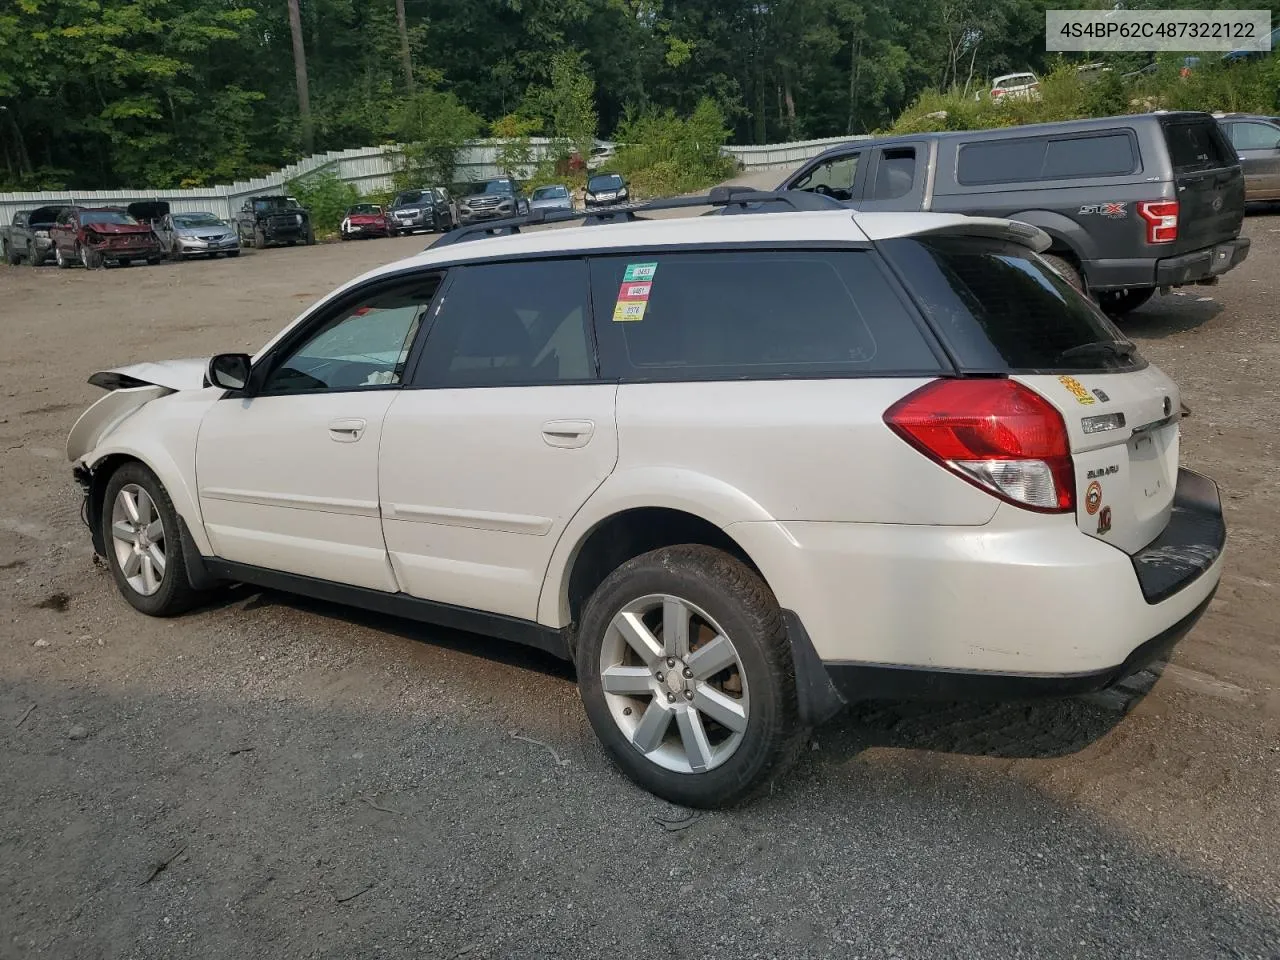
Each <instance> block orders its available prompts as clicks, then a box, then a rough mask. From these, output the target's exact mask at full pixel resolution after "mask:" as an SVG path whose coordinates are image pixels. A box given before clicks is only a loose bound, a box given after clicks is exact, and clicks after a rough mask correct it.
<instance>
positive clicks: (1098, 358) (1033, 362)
mask: <svg viewBox="0 0 1280 960" xmlns="http://www.w3.org/2000/svg"><path fill="white" fill-rule="evenodd" d="M879 246H880V249H881V250H882V251H883V252H884V254H885V256H886V257H887V258H888V259H889V261H890V262H891V263H892V264H893V265H894V266H895V267H896V268H897V270H898V271H899V273H900V274H901V276H902V278H903V281H904V283H905V284H906V286H907V288H908V289H909V290H910V291H911V294H912V296H913V297H914V298H915V299H916V302H917V303H918V304H919V305H920V308H921V310H922V311H923V312H924V314H925V316H926V317H927V318H928V319H929V321H930V322H931V324H932V325H933V328H934V329H935V330H936V331H937V332H938V334H939V336H940V337H941V338H942V339H943V341H944V342H946V343H947V345H948V346H949V347H950V348H951V349H952V350H953V351H954V353H955V355H956V358H957V360H958V361H959V363H960V366H961V368H962V369H963V370H966V371H969V372H986V373H1039V372H1059V371H1061V372H1068V371H1070V372H1079V371H1084V372H1089V371H1106V370H1133V369H1137V368H1139V367H1142V366H1145V361H1143V360H1142V358H1141V357H1139V356H1138V354H1137V353H1136V351H1135V352H1133V353H1132V354H1131V355H1129V356H1127V357H1125V356H1121V355H1120V354H1119V353H1117V352H1112V351H1110V350H1108V349H1107V348H1106V347H1098V346H1097V345H1098V344H1100V343H1103V344H1116V343H1121V344H1124V345H1125V348H1126V349H1127V348H1129V347H1132V344H1130V343H1129V342H1128V341H1127V340H1126V339H1125V337H1124V336H1123V335H1122V334H1121V333H1120V331H1119V330H1117V329H1116V327H1115V326H1114V324H1112V323H1111V321H1110V320H1108V319H1107V318H1106V316H1105V315H1104V314H1103V313H1102V312H1101V311H1100V310H1099V309H1098V308H1097V307H1095V306H1094V305H1093V304H1092V303H1091V302H1090V301H1089V300H1088V299H1086V298H1085V297H1084V296H1083V295H1082V294H1081V293H1080V292H1079V291H1077V290H1076V289H1075V288H1074V287H1072V286H1071V285H1070V284H1068V283H1067V282H1066V281H1065V280H1063V279H1062V278H1061V277H1060V276H1058V274H1057V273H1056V272H1055V271H1054V270H1053V269H1052V268H1051V267H1050V266H1049V265H1048V264H1047V263H1045V262H1044V261H1043V260H1041V259H1040V258H1039V257H1038V256H1036V255H1035V254H1034V253H1032V252H1031V251H1030V250H1028V249H1027V248H1026V247H1023V246H1020V245H1018V244H1015V243H1009V242H1005V241H1000V240H990V239H984V238H978V237H937V238H927V239H922V238H902V239H897V240H888V241H884V242H882V243H881V244H880V245H879Z"/></svg>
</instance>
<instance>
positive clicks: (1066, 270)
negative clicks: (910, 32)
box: [780, 113, 1249, 315]
mask: <svg viewBox="0 0 1280 960" xmlns="http://www.w3.org/2000/svg"><path fill="white" fill-rule="evenodd" d="M780 189H788V190H808V191H812V192H814V193H821V194H825V195H827V196H830V197H834V198H835V199H837V200H840V201H842V202H846V203H849V204H850V205H852V206H854V207H856V208H857V209H858V210H859V211H864V212H871V211H876V210H930V211H934V212H937V213H963V214H969V215H972V216H992V217H1007V218H1010V219H1014V220H1022V221H1024V222H1026V223H1031V224H1034V225H1035V226H1037V227H1040V228H1041V229H1042V230H1044V231H1045V233H1047V234H1048V235H1049V236H1050V237H1051V238H1052V240H1053V245H1052V247H1051V248H1050V250H1049V251H1048V253H1047V254H1046V255H1045V256H1046V259H1048V260H1049V261H1050V262H1051V263H1053V265H1054V266H1055V267H1056V268H1057V269H1058V271H1059V272H1060V273H1061V274H1063V276H1065V277H1066V278H1067V279H1068V280H1070V281H1071V282H1072V283H1074V284H1075V285H1076V286H1078V287H1080V288H1081V289H1085V290H1088V291H1089V293H1091V294H1092V295H1093V296H1094V297H1095V298H1096V299H1097V300H1098V302H1099V303H1100V304H1101V306H1102V307H1103V308H1104V309H1105V310H1107V311H1108V312H1109V313H1112V314H1115V315H1119V314H1122V313H1126V312H1128V311H1129V310H1132V309H1134V308H1135V307H1138V306H1141V305H1142V304H1143V303H1145V302H1146V301H1147V299H1148V298H1150V296H1151V294H1152V293H1153V292H1154V291H1155V290H1156V289H1159V288H1164V287H1176V286H1182V285H1184V284H1189V283H1214V282H1216V280H1217V277H1218V276H1219V275H1220V274H1222V273H1225V272H1226V271H1228V270H1230V269H1231V268H1232V267H1234V266H1236V265H1237V264H1239V263H1240V262H1241V261H1243V260H1244V259H1245V257H1246V256H1248V253H1249V241H1248V239H1246V238H1244V237H1241V236H1240V226H1241V223H1242V222H1243V220H1244V199H1245V193H1244V175H1243V174H1242V172H1241V169H1240V162H1239V160H1238V159H1237V157H1236V153H1235V151H1234V150H1232V148H1231V145H1230V144H1229V143H1228V142H1227V140H1226V138H1225V137H1224V136H1223V134H1222V131H1221V130H1219V128H1218V124H1217V122H1216V121H1215V120H1214V119H1213V117H1211V116H1209V115H1208V114H1206V113H1160V114H1139V115H1134V116H1127V117H1103V118H1098V119H1093V120H1072V121H1068V122H1064V123H1042V124H1032V125H1028V126H1023V127H1010V128H1007V129H1001V130H969V131H962V132H951V133H924V134H915V135H911V136H902V137H892V138H886V139H876V140H866V141H862V142H859V143H851V144H849V145H847V146H842V147H836V148H834V149H832V150H828V151H827V152H826V153H824V154H822V155H821V156H819V157H816V158H815V159H813V160H811V161H810V162H809V163H807V164H806V165H805V166H804V167H802V168H801V169H800V170H799V171H798V172H797V173H795V174H793V175H792V176H790V177H788V178H787V180H786V181H785V182H784V183H783V185H782V187H781V188H780Z"/></svg>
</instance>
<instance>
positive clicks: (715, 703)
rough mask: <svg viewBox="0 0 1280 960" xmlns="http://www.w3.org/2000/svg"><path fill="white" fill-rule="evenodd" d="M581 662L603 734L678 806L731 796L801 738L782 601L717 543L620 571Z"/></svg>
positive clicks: (626, 763) (594, 608) (722, 802)
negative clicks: (781, 609) (781, 606)
mask: <svg viewBox="0 0 1280 960" xmlns="http://www.w3.org/2000/svg"><path fill="white" fill-rule="evenodd" d="M577 668H578V687H579V690H580V692H581V694H582V700H583V703H584V705H585V707H586V711H587V716H588V718H589V719H590V721H591V726H592V728H593V729H594V730H595V732H596V735H597V736H598V737H599V738H600V740H601V741H602V742H603V743H604V745H605V747H606V749H607V750H608V751H609V753H610V754H611V755H612V757H613V758H614V760H615V761H616V762H617V763H618V765H619V766H620V767H621V768H622V769H623V771H624V772H625V773H626V774H627V775H628V776H629V777H631V779H632V780H634V781H635V782H636V783H638V784H639V785H640V786H642V787H644V788H645V789H646V790H649V791H650V792H652V793H654V794H657V795H658V796H660V797H663V798H664V799H666V800H669V801H671V802H673V803H678V804H682V805H684V806H689V807H722V806H729V805H731V804H734V803H736V802H738V801H740V800H742V799H744V798H746V797H748V796H750V795H751V794H752V793H754V792H756V791H757V790H759V789H760V788H761V787H763V786H764V785H765V784H767V783H768V782H769V781H770V780H771V779H773V778H774V777H776V776H777V775H778V774H779V773H781V772H782V771H783V770H785V769H786V767H787V766H788V765H789V764H790V763H791V761H792V760H793V759H794V757H795V755H796V753H797V751H798V748H799V746H800V744H801V742H802V741H803V737H804V733H805V729H804V727H803V725H802V724H801V723H800V720H799V716H798V713H797V708H796V689H795V672H794V667H793V665H792V659H791V650H790V646H789V644H788V641H787V636H786V632H785V630H784V628H783V625H782V616H781V611H780V610H779V608H778V603H777V601H776V600H775V599H774V596H773V593H772V592H771V591H770V590H769V588H768V586H767V585H766V584H765V582H764V581H763V580H762V579H761V578H760V576H759V575H758V574H756V573H755V572H754V571H753V570H751V569H750V568H749V567H748V566H747V565H746V564H744V563H742V562H741V561H739V560H737V559H735V558H734V557H732V556H730V555H729V554H727V553H725V552H724V551H721V550H717V549H714V548H712V547H706V546H699V545H682V546H674V547H665V548H662V549H659V550H654V551H651V552H650V553H646V554H643V555H641V556H639V557H636V558H634V559H632V560H629V561H627V562H626V563H625V564H623V565H622V566H621V567H619V568H618V569H617V570H615V571H614V572H613V573H611V574H610V575H609V576H608V577H607V578H606V579H605V581H604V583H602V584H601V585H600V587H599V588H598V589H597V590H596V592H595V593H594V594H593V595H592V597H591V599H590V600H589V601H588V602H587V605H586V608H585V610H584V612H583V616H582V625H581V630H580V632H579V640H578V648H577Z"/></svg>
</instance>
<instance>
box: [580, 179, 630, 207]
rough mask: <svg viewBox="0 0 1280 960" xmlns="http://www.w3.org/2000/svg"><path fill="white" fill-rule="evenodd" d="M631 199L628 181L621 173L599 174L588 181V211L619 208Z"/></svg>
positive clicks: (586, 199) (586, 200)
mask: <svg viewBox="0 0 1280 960" xmlns="http://www.w3.org/2000/svg"><path fill="white" fill-rule="evenodd" d="M629 199H630V193H629V191H628V190H627V181H626V180H624V179H623V178H622V174H620V173H598V174H596V175H595V176H594V177H592V178H591V179H590V180H588V181H587V193H586V198H585V202H586V206H587V209H588V210H594V209H596V208H598V207H613V206H617V205H618V204H620V203H626V202H627V201H628V200H629Z"/></svg>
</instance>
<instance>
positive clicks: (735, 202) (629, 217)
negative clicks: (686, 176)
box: [428, 186, 847, 249]
mask: <svg viewBox="0 0 1280 960" xmlns="http://www.w3.org/2000/svg"><path fill="white" fill-rule="evenodd" d="M762 204H771V205H774V206H778V205H782V206H786V207H789V208H790V209H792V210H794V211H798V212H800V211H821V210H843V209H847V208H846V207H845V206H844V204H842V203H840V201H838V200H836V199H834V198H832V197H828V196H824V195H822V194H818V193H808V192H806V191H803V190H778V191H767V190H754V189H752V188H751V187H734V186H730V187H712V188H711V192H710V193H707V194H703V195H700V196H693V197H662V198H659V199H657V200H646V201H644V202H642V203H636V204H629V205H626V206H617V207H607V208H604V209H598V210H531V211H529V212H528V213H526V214H524V215H522V216H518V217H507V218H505V219H503V220H489V221H486V222H484V223H473V224H469V225H467V226H463V227H459V228H458V229H456V230H454V231H452V232H450V233H446V234H445V235H444V236H443V237H441V238H440V239H439V240H437V241H436V242H435V243H434V244H432V247H431V248H434V247H442V246H447V245H450V244H454V243H465V242H466V241H468V240H481V239H484V238H485V237H500V236H510V235H512V234H517V233H519V232H520V228H521V227H530V226H540V225H542V224H550V223H568V222H572V221H574V220H581V221H582V225H583V226H586V227H593V226H598V225H600V224H602V223H634V222H636V221H639V220H642V219H644V218H643V217H639V216H637V214H641V213H649V212H651V211H657V210H683V209H687V208H692V207H730V206H736V207H750V206H755V205H762ZM431 248H428V249H431Z"/></svg>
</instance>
